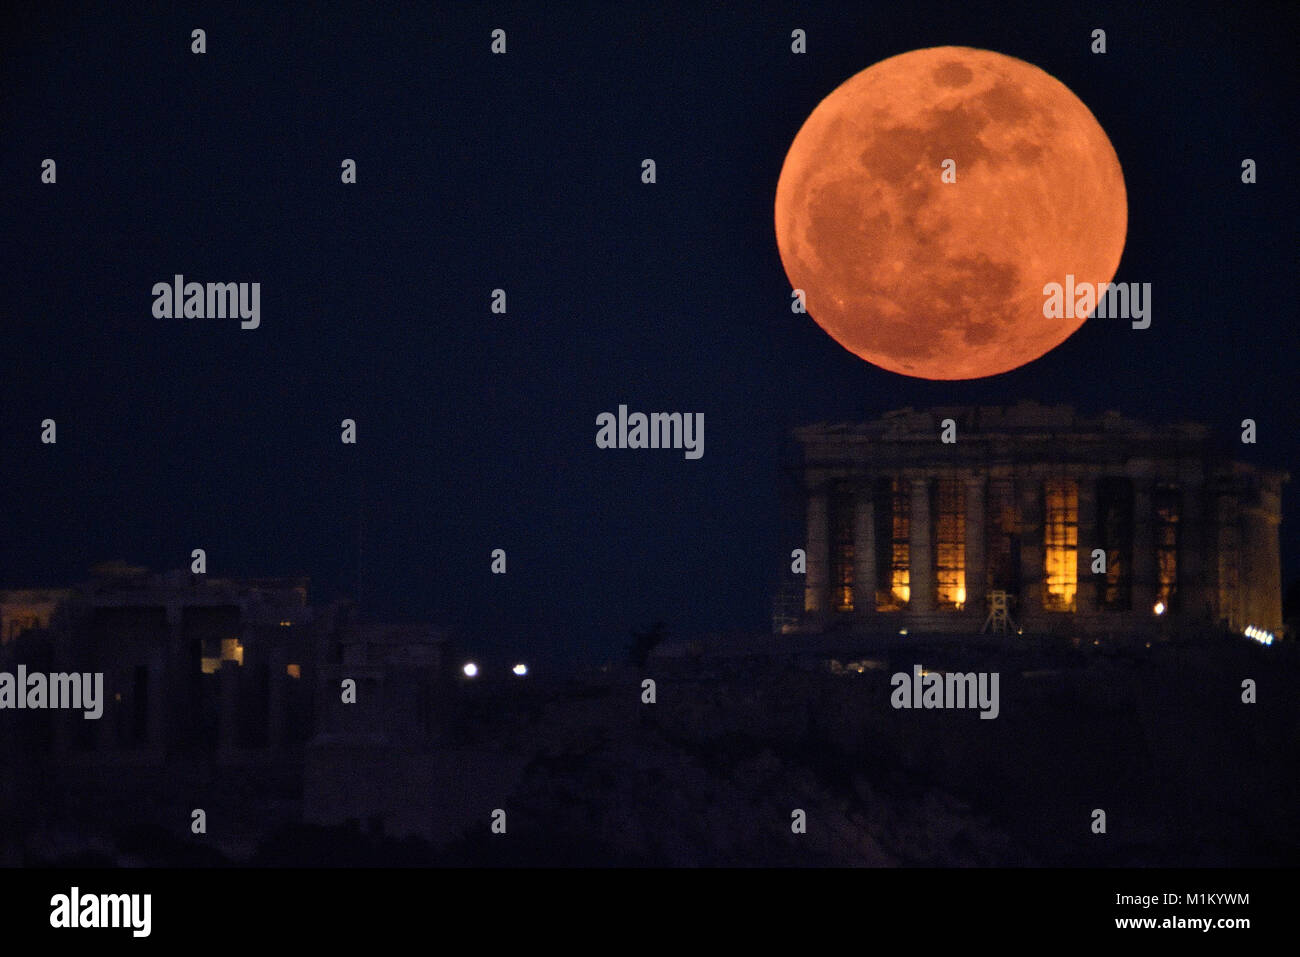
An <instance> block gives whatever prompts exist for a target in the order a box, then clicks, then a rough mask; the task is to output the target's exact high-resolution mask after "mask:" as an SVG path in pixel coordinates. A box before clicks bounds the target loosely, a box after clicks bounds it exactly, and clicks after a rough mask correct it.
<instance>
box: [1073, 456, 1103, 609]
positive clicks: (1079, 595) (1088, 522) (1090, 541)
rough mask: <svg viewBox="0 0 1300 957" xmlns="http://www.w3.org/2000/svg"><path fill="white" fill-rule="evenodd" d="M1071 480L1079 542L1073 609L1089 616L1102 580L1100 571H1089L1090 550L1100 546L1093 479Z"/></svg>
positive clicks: (1089, 476)
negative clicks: (1076, 501)
mask: <svg viewBox="0 0 1300 957" xmlns="http://www.w3.org/2000/svg"><path fill="white" fill-rule="evenodd" d="M1075 483H1076V485H1077V486H1078V488H1079V511H1078V519H1079V534H1078V539H1077V540H1078V542H1079V545H1078V563H1077V566H1076V567H1077V569H1078V571H1077V572H1076V576H1077V579H1078V588H1077V590H1076V591H1075V593H1074V609H1075V613H1076V614H1079V615H1090V614H1092V613H1094V612H1095V611H1096V610H1097V589H1098V588H1099V587H1100V586H1101V583H1103V582H1104V581H1105V580H1106V576H1105V574H1104V573H1103V574H1094V573H1093V570H1092V550H1093V549H1094V548H1100V547H1101V545H1100V538H1101V536H1100V535H1099V534H1098V533H1097V479H1096V477H1095V476H1093V475H1086V474H1085V475H1079V476H1076V477H1075Z"/></svg>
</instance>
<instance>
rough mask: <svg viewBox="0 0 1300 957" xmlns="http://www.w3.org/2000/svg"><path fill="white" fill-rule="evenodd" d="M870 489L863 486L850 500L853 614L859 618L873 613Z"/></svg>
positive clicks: (873, 528) (873, 523)
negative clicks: (851, 503) (851, 502)
mask: <svg viewBox="0 0 1300 957" xmlns="http://www.w3.org/2000/svg"><path fill="white" fill-rule="evenodd" d="M871 493H872V487H871V485H870V484H869V483H863V484H862V485H860V486H859V487H858V488H857V489H856V490H855V494H854V497H853V503H854V504H853V610H854V612H855V614H856V615H857V616H858V617H860V618H861V617H870V616H872V615H874V614H875V613H876V521H875V506H874V503H873V502H872V500H871Z"/></svg>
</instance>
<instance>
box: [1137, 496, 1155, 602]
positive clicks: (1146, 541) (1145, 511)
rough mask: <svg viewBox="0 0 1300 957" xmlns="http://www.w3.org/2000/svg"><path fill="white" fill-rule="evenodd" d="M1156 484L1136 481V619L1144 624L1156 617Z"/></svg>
mask: <svg viewBox="0 0 1300 957" xmlns="http://www.w3.org/2000/svg"><path fill="white" fill-rule="evenodd" d="M1153 491H1154V482H1153V481H1152V480H1151V479H1150V478H1149V477H1147V476H1136V477H1134V479H1133V615H1134V618H1135V620H1137V621H1139V622H1140V621H1143V620H1145V619H1150V618H1152V617H1154V614H1155V613H1154V611H1153V609H1154V607H1155V603H1156V587H1157V581H1156V577H1157V576H1156V539H1155V524H1154V520H1155V516H1154V514H1153V508H1154V505H1153V503H1152V493H1153Z"/></svg>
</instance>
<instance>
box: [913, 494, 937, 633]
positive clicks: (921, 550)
mask: <svg viewBox="0 0 1300 957" xmlns="http://www.w3.org/2000/svg"><path fill="white" fill-rule="evenodd" d="M909 525H910V529H911V537H910V541H909V543H908V568H909V571H908V586H909V592H910V596H911V597H910V601H909V603H908V609H909V610H910V611H912V612H914V613H918V614H926V613H928V612H932V611H934V558H933V555H932V554H931V544H930V480H929V479H928V478H917V479H912V507H911V516H910V518H909Z"/></svg>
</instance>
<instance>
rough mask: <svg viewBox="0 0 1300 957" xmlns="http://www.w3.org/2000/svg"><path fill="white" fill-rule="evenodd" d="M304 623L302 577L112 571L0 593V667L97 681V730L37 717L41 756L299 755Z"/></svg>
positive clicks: (91, 723) (305, 668) (306, 645)
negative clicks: (13, 660) (72, 583)
mask: <svg viewBox="0 0 1300 957" xmlns="http://www.w3.org/2000/svg"><path fill="white" fill-rule="evenodd" d="M312 618H313V612H312V609H311V607H310V606H308V604H307V579H306V578H275V579H222V578H213V577H209V576H206V575H191V574H188V573H187V572H183V571H173V572H167V573H150V572H149V571H147V570H146V569H144V568H139V567H134V566H129V565H124V564H121V563H110V564H107V565H101V566H97V567H96V568H95V569H94V570H93V572H92V578H91V579H90V581H88V582H86V583H85V584H83V585H81V586H78V587H75V588H71V589H51V590H40V589H19V590H10V591H4V592H0V622H2V623H3V628H4V631H3V634H4V641H5V645H6V650H7V651H9V652H10V654H9V655H8V656H6V657H15V656H17V657H18V659H19V660H20V661H21V663H24V664H26V665H27V667H28V668H29V670H35V669H36V668H37V667H38V665H39V666H43V667H45V668H47V669H48V670H49V671H52V672H103V674H104V699H105V700H104V711H103V715H102V717H100V718H99V719H98V720H86V719H85V718H84V717H83V713H82V712H81V711H67V710H59V711H49V712H46V713H45V714H46V715H47V718H46V720H48V722H49V725H48V727H49V750H50V751H51V752H52V753H53V755H54V756H55V757H56V759H63V760H69V761H78V760H84V761H92V762H111V763H115V764H120V763H131V762H137V763H145V764H157V763H162V762H164V761H165V760H166V758H167V757H168V755H169V754H177V753H186V754H196V755H205V754H210V755H212V756H214V757H215V758H216V759H217V760H218V761H221V762H229V763H236V762H241V761H246V760H260V759H270V758H272V757H275V756H278V755H280V754H281V753H282V752H283V751H284V749H285V748H286V747H289V746H291V745H296V746H298V747H300V746H301V743H302V742H303V741H304V740H305V739H306V737H307V735H308V733H309V731H310V726H311V695H310V692H309V690H308V689H310V687H311V681H312V671H313V668H312V666H313V664H314V646H313V643H312V640H311V634H312ZM20 640H23V641H25V642H26V643H25V644H24V645H23V652H24V653H23V654H18V648H19V646H18V645H16V644H15V643H16V642H19V641H20ZM33 656H36V658H33ZM37 659H40V660H37Z"/></svg>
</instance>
